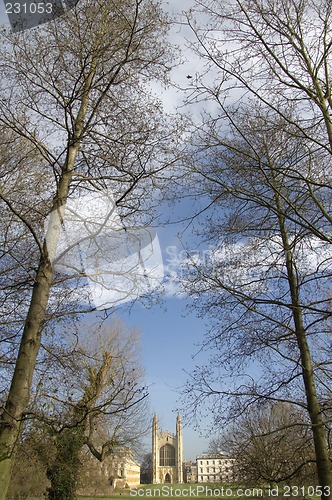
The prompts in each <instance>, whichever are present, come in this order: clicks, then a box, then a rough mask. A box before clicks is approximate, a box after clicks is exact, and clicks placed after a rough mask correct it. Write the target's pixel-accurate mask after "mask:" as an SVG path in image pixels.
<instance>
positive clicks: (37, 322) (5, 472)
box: [0, 59, 96, 500]
mask: <svg viewBox="0 0 332 500" xmlns="http://www.w3.org/2000/svg"><path fill="white" fill-rule="evenodd" d="M95 73H96V60H95V59H93V61H92V63H91V69H90V72H89V74H88V75H87V78H86V80H85V83H84V89H83V92H82V100H81V104H80V108H79V110H78V112H77V116H76V119H75V123H74V127H73V133H72V137H71V140H70V141H68V149H67V157H66V161H65V164H64V166H63V169H62V174H61V177H60V180H59V183H58V186H57V191H56V195H55V198H54V203H53V207H52V211H51V215H50V220H49V224H48V230H47V233H46V236H45V242H44V245H43V251H42V255H41V258H40V261H39V267H38V271H37V275H36V280H35V284H34V287H33V291H32V296H31V301H30V307H29V311H28V315H27V319H26V322H25V327H24V330H23V335H22V339H21V344H20V349H19V352H18V355H17V360H16V364H15V370H14V375H13V379H12V384H11V387H10V390H9V395H8V398H7V401H6V405H5V408H4V412H3V415H2V419H1V422H0V500H6V495H7V491H8V487H9V483H10V477H11V472H12V468H13V464H14V460H15V453H16V449H17V445H18V441H19V439H20V431H21V425H22V421H23V417H24V412H25V410H26V408H27V405H28V402H29V397H30V390H31V384H32V377H33V373H34V369H35V365H36V359H37V355H38V351H39V348H40V342H41V334H42V330H43V327H44V323H45V318H46V309H47V304H48V299H49V295H50V289H51V285H52V276H53V266H52V262H53V259H54V257H55V254H56V249H57V245H58V241H59V237H60V232H61V224H62V220H63V214H64V210H65V207H66V202H67V198H68V193H69V188H70V185H71V181H72V176H73V170H74V166H75V161H76V157H77V153H78V149H79V145H80V141H81V139H82V134H83V131H84V119H85V117H86V113H87V110H88V105H89V95H90V90H91V84H92V82H93V79H94V76H95Z"/></svg>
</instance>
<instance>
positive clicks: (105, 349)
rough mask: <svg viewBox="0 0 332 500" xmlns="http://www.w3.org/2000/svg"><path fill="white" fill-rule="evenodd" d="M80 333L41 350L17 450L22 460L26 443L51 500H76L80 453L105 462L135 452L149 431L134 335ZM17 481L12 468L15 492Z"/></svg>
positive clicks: (99, 326) (90, 327)
mask: <svg viewBox="0 0 332 500" xmlns="http://www.w3.org/2000/svg"><path fill="white" fill-rule="evenodd" d="M72 328H73V327H72ZM76 328H77V326H76ZM79 328H80V329H81V330H82V329H84V333H82V332H81V334H80V336H79V337H78V336H77V335H76V336H73V335H71V332H70V331H68V330H67V332H66V333H67V341H66V344H67V345H66V347H64V346H62V348H60V345H59V342H57V345H53V346H52V348H48V349H47V350H46V349H45V346H43V347H44V356H43V357H40V359H39V366H38V367H37V370H36V372H35V380H36V381H37V383H36V384H35V387H33V389H32V397H31V401H30V405H29V411H27V412H26V420H27V422H28V424H27V431H26V436H25V439H23V442H22V445H21V448H22V446H23V448H22V449H23V451H24V450H25V453H27V452H28V450H29V446H28V445H29V442H31V443H32V449H31V454H32V456H34V455H35V454H36V453H37V455H38V456H39V458H40V459H41V461H42V463H43V464H44V466H45V467H46V473H47V477H48V479H49V480H50V482H51V486H50V488H49V489H48V491H49V493H48V494H49V498H56V499H58V500H59V499H60V498H64V499H65V498H66V499H69V498H74V495H75V489H76V485H77V480H78V477H79V474H80V462H81V451H82V448H83V447H87V448H88V450H89V452H90V453H92V454H93V456H94V457H95V458H96V459H97V460H98V461H99V462H103V461H104V460H105V459H106V457H108V456H112V455H113V454H114V453H115V452H116V450H118V449H119V448H123V447H129V446H130V447H132V446H134V447H135V446H137V445H138V443H140V441H141V439H142V436H143V435H144V431H146V429H147V427H148V425H147V419H145V416H146V415H147V412H146V397H147V388H146V387H145V385H144V374H143V370H142V367H141V363H140V350H139V336H138V332H137V331H136V330H134V329H129V328H125V326H124V325H123V324H122V323H121V322H120V321H114V320H113V321H112V323H110V322H108V324H106V323H105V322H102V323H100V322H95V324H93V323H92V322H86V323H85V324H84V323H80V324H79ZM57 334H58V332H57ZM46 339H47V332H46ZM46 339H45V340H46ZM68 344H70V345H68ZM38 443H39V444H38ZM20 456H21V457H22V450H21V452H20ZM20 477H21V471H20V470H16V468H15V470H14V473H13V481H14V484H16V483H19V480H18V478H20ZM44 483H45V481H44Z"/></svg>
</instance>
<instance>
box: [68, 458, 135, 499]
mask: <svg viewBox="0 0 332 500" xmlns="http://www.w3.org/2000/svg"><path fill="white" fill-rule="evenodd" d="M82 462H83V464H84V465H83V468H82V471H81V478H80V481H79V488H78V491H77V493H78V494H79V495H102V494H108V495H110V494H112V493H113V491H114V489H115V488H131V487H133V486H138V485H139V484H140V465H139V463H138V462H136V460H135V459H134V455H133V453H132V451H131V450H130V449H128V448H119V449H118V450H116V451H115V452H114V453H113V454H112V455H111V456H108V457H107V458H105V460H104V461H103V462H99V461H98V460H97V459H96V458H95V457H93V456H92V455H91V453H90V452H89V451H87V452H86V453H84V456H82Z"/></svg>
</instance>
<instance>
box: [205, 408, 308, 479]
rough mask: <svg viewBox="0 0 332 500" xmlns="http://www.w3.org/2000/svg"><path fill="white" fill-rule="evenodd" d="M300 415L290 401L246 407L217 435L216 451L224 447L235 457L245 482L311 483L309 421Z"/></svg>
mask: <svg viewBox="0 0 332 500" xmlns="http://www.w3.org/2000/svg"><path fill="white" fill-rule="evenodd" d="M303 417H304V414H303V412H302V411H299V409H298V408H296V407H292V406H291V405H290V404H284V403H278V402H277V403H272V404H271V403H268V404H265V405H262V406H258V407H256V408H250V409H249V410H248V411H246V412H245V413H244V415H242V417H241V418H240V419H239V421H238V422H237V423H236V424H235V425H234V426H231V428H230V429H229V430H228V431H227V432H226V433H224V435H223V436H221V438H220V439H219V441H218V446H219V450H220V449H227V450H228V452H229V453H230V454H231V456H232V457H234V458H235V459H236V470H237V474H238V475H239V477H241V478H243V480H245V481H247V482H249V483H252V484H259V483H261V484H263V485H264V484H266V483H269V484H270V485H273V484H274V483H278V482H287V483H290V482H291V481H294V480H296V481H297V483H298V484H315V483H316V478H315V457H314V448H313V442H312V435H311V432H310V423H309V422H306V421H305V419H304V418H303ZM216 444H217V443H215V445H216Z"/></svg>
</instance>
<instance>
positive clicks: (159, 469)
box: [152, 414, 183, 484]
mask: <svg viewBox="0 0 332 500" xmlns="http://www.w3.org/2000/svg"><path fill="white" fill-rule="evenodd" d="M182 462H183V444H182V422H181V417H180V414H178V416H177V418H176V434H172V433H171V432H168V431H165V432H164V431H160V432H159V429H158V419H157V416H156V415H154V417H153V420H152V483H153V484H163V483H182V482H183V472H182Z"/></svg>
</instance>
